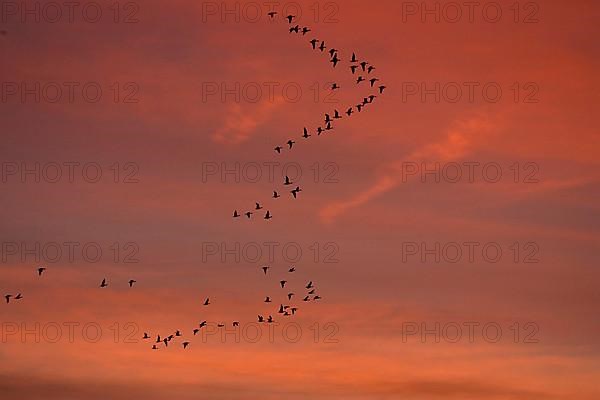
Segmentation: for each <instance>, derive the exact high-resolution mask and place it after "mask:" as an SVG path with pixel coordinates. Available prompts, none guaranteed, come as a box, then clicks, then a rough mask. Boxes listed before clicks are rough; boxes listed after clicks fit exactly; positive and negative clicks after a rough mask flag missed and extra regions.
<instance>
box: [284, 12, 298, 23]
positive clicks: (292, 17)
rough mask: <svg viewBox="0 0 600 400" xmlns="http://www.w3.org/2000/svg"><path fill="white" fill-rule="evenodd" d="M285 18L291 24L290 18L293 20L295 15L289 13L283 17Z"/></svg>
mask: <svg viewBox="0 0 600 400" xmlns="http://www.w3.org/2000/svg"><path fill="white" fill-rule="evenodd" d="M285 18H286V19H287V20H288V22H289V23H290V24H291V23H292V20H293V19H294V18H296V16H295V15H291V14H290V15H288V16H287V17H285Z"/></svg>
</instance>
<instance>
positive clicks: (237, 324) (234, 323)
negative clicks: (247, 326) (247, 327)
mask: <svg viewBox="0 0 600 400" xmlns="http://www.w3.org/2000/svg"><path fill="white" fill-rule="evenodd" d="M232 325H233V326H240V323H239V321H233V324H232Z"/></svg>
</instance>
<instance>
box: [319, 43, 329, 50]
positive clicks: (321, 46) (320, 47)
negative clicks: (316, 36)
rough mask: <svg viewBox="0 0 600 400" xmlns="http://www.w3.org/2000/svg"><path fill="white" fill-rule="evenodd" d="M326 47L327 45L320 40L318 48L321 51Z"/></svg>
mask: <svg viewBox="0 0 600 400" xmlns="http://www.w3.org/2000/svg"><path fill="white" fill-rule="evenodd" d="M326 48H327V47H325V41H322V42H321V45H320V46H319V50H321V51H325V49H326Z"/></svg>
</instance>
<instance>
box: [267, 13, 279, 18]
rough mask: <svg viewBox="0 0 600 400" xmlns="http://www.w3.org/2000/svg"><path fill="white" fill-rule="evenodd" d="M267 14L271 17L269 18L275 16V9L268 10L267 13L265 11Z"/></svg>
mask: <svg viewBox="0 0 600 400" xmlns="http://www.w3.org/2000/svg"><path fill="white" fill-rule="evenodd" d="M267 15H268V16H269V17H271V19H273V18H275V16H276V15H277V11H270V12H268V13H267Z"/></svg>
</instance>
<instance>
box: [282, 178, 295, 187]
mask: <svg viewBox="0 0 600 400" xmlns="http://www.w3.org/2000/svg"><path fill="white" fill-rule="evenodd" d="M284 185H286V186H289V185H293V183H292V181H291V180H290V177H289V176H287V175H286V176H285V182H284Z"/></svg>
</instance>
